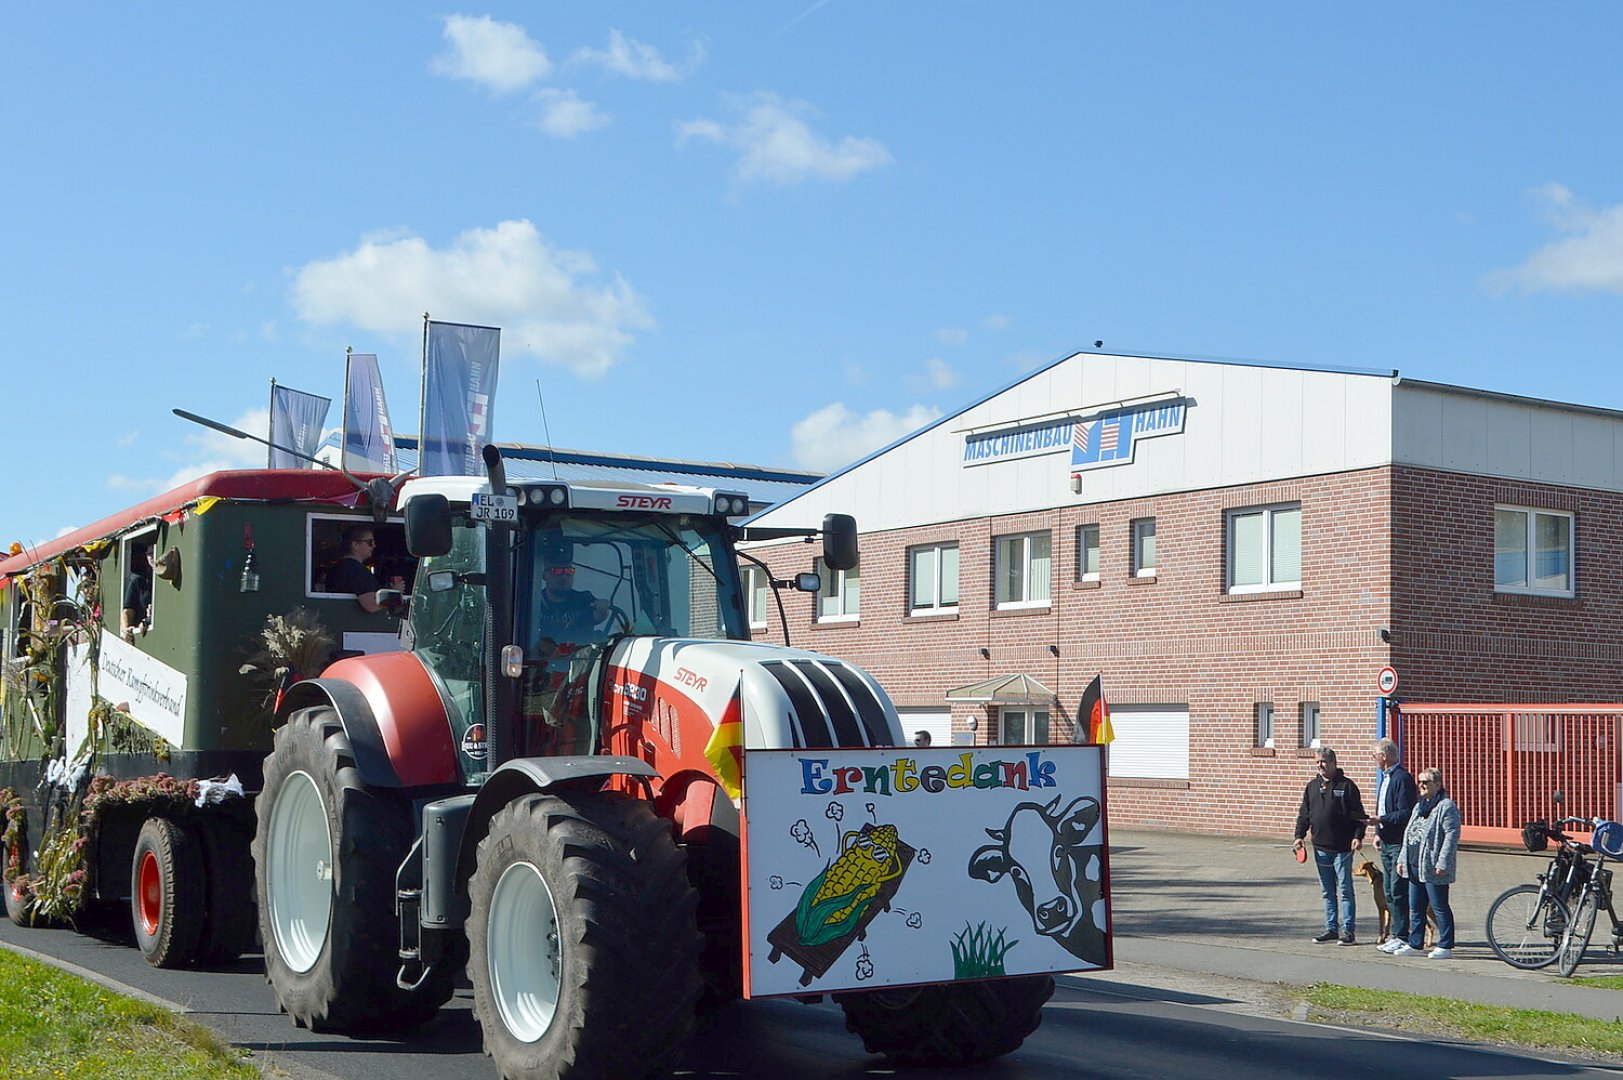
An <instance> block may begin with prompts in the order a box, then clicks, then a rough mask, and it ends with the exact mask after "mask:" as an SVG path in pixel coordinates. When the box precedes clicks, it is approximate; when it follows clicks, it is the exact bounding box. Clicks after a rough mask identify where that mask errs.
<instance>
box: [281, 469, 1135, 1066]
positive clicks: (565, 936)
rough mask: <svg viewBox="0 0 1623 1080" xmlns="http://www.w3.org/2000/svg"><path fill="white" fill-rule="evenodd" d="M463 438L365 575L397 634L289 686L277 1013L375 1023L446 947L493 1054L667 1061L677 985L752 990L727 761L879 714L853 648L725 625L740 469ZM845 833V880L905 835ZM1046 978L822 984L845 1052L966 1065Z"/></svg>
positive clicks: (737, 616)
mask: <svg viewBox="0 0 1623 1080" xmlns="http://www.w3.org/2000/svg"><path fill="white" fill-rule="evenodd" d="M484 460H485V465H486V468H487V471H488V475H487V476H485V477H428V478H422V479H418V480H413V481H411V482H409V483H407V484H406V486H405V487H404V488H403V489H402V491H401V493H400V497H401V502H402V505H403V508H404V515H405V524H406V543H407V547H408V548H409V550H410V551H411V553H412V554H413V555H415V556H417V557H419V558H420V559H421V562H420V564H419V565H418V568H417V573H416V580H415V587H414V590H413V595H412V596H410V597H409V598H406V597H401V596H398V595H396V596H392V597H385V599H386V600H388V601H389V602H392V603H394V604H396V605H398V606H404V607H406V608H407V611H406V615H405V621H404V623H403V628H402V635H403V638H404V639H405V640H404V644H405V645H406V646H407V648H406V649H405V650H403V651H400V652H393V653H380V654H374V655H367V656H358V657H352V658H348V659H343V660H340V661H338V662H336V663H334V664H332V665H331V666H330V667H328V668H327V669H326V671H325V672H324V673H323V674H322V675H321V676H320V677H319V678H315V679H309V680H306V681H303V682H300V683H297V684H296V685H294V686H293V687H292V688H291V689H290V690H289V691H288V692H287V694H286V695H285V698H284V700H283V702H282V705H281V708H280V712H279V714H278V720H279V722H280V726H279V727H278V728H277V729H276V732H275V737H274V743H275V745H274V750H273V752H272V753H271V755H270V756H269V757H268V758H267V759H266V761H265V763H264V783H263V788H262V791H261V794H260V795H259V798H258V802H257V807H256V809H257V817H258V821H257V832H256V835H255V838H254V840H253V856H254V861H255V867H256V890H257V900H258V911H259V924H260V933H261V937H262V939H263V945H264V952H265V964H266V970H267V977H268V979H269V981H270V983H271V986H272V987H273V989H274V991H275V994H276V998H277V1001H278V1003H279V1004H280V1007H281V1008H282V1009H283V1010H284V1011H286V1012H287V1013H288V1014H289V1015H290V1016H291V1018H292V1020H293V1022H294V1023H295V1024H297V1025H299V1026H301V1027H310V1028H314V1029H318V1030H326V1031H335V1032H345V1033H357V1034H359V1033H376V1032H379V1031H398V1030H400V1029H402V1028H404V1027H408V1026H410V1025H413V1024H416V1023H419V1022H422V1021H424V1020H426V1019H428V1018H429V1017H431V1016H432V1015H433V1014H434V1013H435V1011H436V1010H437V1009H438V1008H439V1007H440V1006H441V1005H442V1004H444V1003H445V1002H446V1000H447V999H448V998H449V997H450V995H451V993H452V990H453V986H454V981H455V979H456V977H457V976H458V974H459V973H460V972H461V971H462V970H463V967H464V965H466V971H467V976H468V978H469V980H470V981H471V983H472V985H473V993H474V1009H475V1013H476V1015H477V1018H478V1021H479V1024H480V1025H481V1027H482V1029H483V1032H484V1041H485V1048H486V1051H487V1052H488V1053H489V1054H490V1055H491V1057H492V1058H493V1059H494V1062H495V1064H496V1066H497V1068H498V1069H499V1070H500V1072H501V1075H502V1076H504V1077H508V1078H525V1080H529V1078H540V1077H558V1078H564V1077H568V1078H588V1077H602V1078H605V1080H607V1078H613V1080H621V1078H625V1077H636V1076H660V1075H665V1074H668V1073H669V1071H670V1070H671V1069H673V1068H674V1067H675V1066H676V1064H677V1063H678V1061H679V1055H680V1054H681V1052H682V1050H683V1048H684V1046H685V1044H686V1042H687V1040H688V1037H689V1035H690V1033H691V1031H692V1029H693V1025H694V1020H695V1015H696V1011H697V1009H698V1007H699V1005H700V1002H701V999H703V1000H705V1001H713V1000H718V999H726V998H729V997H736V996H739V995H740V994H745V995H749V994H750V990H749V983H748V973H747V970H746V968H747V963H748V959H749V955H750V945H749V927H748V922H749V919H750V909H751V906H752V905H753V904H754V902H755V901H754V899H753V898H749V899H747V898H746V895H745V893H746V890H745V888H744V887H743V886H744V880H743V879H744V875H743V873H742V870H741V866H742V864H743V863H744V862H746V861H747V858H748V854H747V852H748V848H749V840H748V828H747V822H746V818H748V817H749V816H750V814H749V810H750V804H749V802H748V800H747V797H746V798H745V799H744V800H742V801H741V799H740V795H741V792H742V791H743V790H744V788H745V787H746V786H747V785H746V784H744V783H743V782H742V778H741V774H743V773H746V772H747V771H748V755H749V754H750V753H753V752H755V751H757V750H779V751H782V750H792V749H794V748H808V749H817V750H818V751H819V752H820V754H821V758H828V757H829V755H830V754H833V755H835V760H836V763H837V761H838V757H837V755H839V754H840V753H841V750H842V748H845V749H852V748H855V749H857V750H861V751H865V752H869V753H870V755H871V753H872V751H874V750H875V749H876V748H881V749H885V752H886V753H890V754H894V753H895V751H894V750H889V749H886V748H894V747H899V746H902V745H903V744H904V740H903V731H902V728H901V725H900V723H899V721H898V718H897V713H896V710H895V707H894V706H893V705H892V703H891V701H890V699H889V698H888V697H887V696H886V694H885V692H884V691H883V689H881V688H880V686H879V685H878V684H877V683H876V682H875V681H874V679H873V678H871V677H870V676H869V675H868V674H867V673H865V672H863V671H861V670H859V669H857V668H855V667H853V666H852V665H850V664H846V663H843V662H841V661H839V660H837V659H833V658H830V657H827V656H821V655H817V654H815V653H811V652H806V651H802V650H798V649H792V648H786V647H780V646H776V645H768V644H762V643H753V642H751V641H750V640H749V634H748V621H747V618H746V613H745V604H744V594H743V591H742V589H741V587H740V575H739V571H738V564H737V560H738V558H739V555H738V553H737V551H736V550H735V546H734V545H735V541H737V540H739V539H741V538H743V539H748V538H749V536H748V533H747V531H746V530H744V529H741V528H740V527H738V526H736V525H734V524H732V523H731V522H730V521H729V519H730V518H736V517H739V516H741V515H743V514H745V513H746V511H747V500H746V498H745V496H744V495H742V494H736V493H732V492H724V491H715V490H709V489H700V488H692V487H678V486H670V485H662V486H643V485H629V484H626V485H621V484H614V483H607V482H592V483H588V484H579V483H565V482H547V481H525V482H523V483H520V484H515V485H510V484H509V483H508V481H507V479H506V477H505V474H504V470H503V468H502V463H501V459H500V457H499V455H498V454H497V453H496V452H495V450H494V448H490V447H487V448H486V450H485V455H484ZM822 541H823V552H824V558H825V560H826V562H827V564H828V566H830V567H831V568H835V569H841V568H850V567H853V566H854V565H855V564H856V558H857V551H856V547H857V543H856V526H855V523H854V522H853V521H852V520H851V519H850V518H849V517H843V516H840V515H830V516H829V518H828V519H826V520H825V522H824V528H823V530H822ZM746 557H747V556H746ZM808 576H809V575H808ZM799 584H800V587H802V588H804V587H807V586H810V587H812V588H815V585H813V584H812V583H811V582H808V581H802V582H800V583H799ZM1078 749H1080V748H1078ZM825 751H826V752H825ZM1030 757H1031V758H1032V769H1033V770H1034V771H1033V773H1032V775H1031V777H1030V779H1031V781H1032V783H1033V784H1034V785H1036V784H1037V782H1038V780H1039V779H1040V777H1038V776H1037V775H1036V770H1038V769H1039V764H1038V762H1037V760H1036V758H1037V755H1036V754H1032V755H1030ZM821 758H820V760H821ZM965 759H966V762H967V759H968V755H967V754H966V755H965ZM818 767H819V768H821V767H822V766H820V765H819V766H818ZM1015 769H1016V766H1015V765H1012V764H1011V765H1009V766H1008V767H1007V768H1006V769H1005V771H1004V773H1003V774H1000V775H1003V776H1005V777H1009V776H1014V777H1016V778H1017V779H1018V780H1019V782H1020V783H1021V784H1022V785H1024V783H1025V781H1026V779H1027V774H1026V772H1025V771H1024V770H1025V769H1026V763H1025V760H1024V759H1023V758H1022V759H1021V760H1020V761H1019V762H1018V770H1019V771H1018V773H1017V772H1016V771H1015ZM859 772H860V770H859ZM928 774H929V770H926V775H927V777H928ZM943 775H944V774H943ZM966 775H967V773H966ZM987 775H991V774H987ZM876 778H878V774H877V773H876V772H873V771H872V770H870V779H869V783H870V790H873V788H872V784H874V783H876V782H877V779H876ZM879 779H884V780H885V783H886V784H887V785H888V783H889V780H888V774H887V778H879ZM977 782H978V780H977ZM887 790H888V788H887ZM741 806H742V810H741ZM870 809H871V808H870ZM831 816H832V815H831ZM1006 816H1007V814H1004V815H1003V816H1000V817H999V818H998V821H999V822H1001V821H1003V820H1004V817H1006ZM1094 816H1095V817H1097V816H1098V815H1097V812H1095V814H1094ZM887 828H888V827H887ZM965 831H974V832H976V834H977V835H979V831H978V830H965ZM836 835H838V834H836ZM984 842H985V840H984V838H983V839H982V840H981V841H980V843H983V844H984ZM847 849H849V851H850V852H851V853H853V854H852V855H851V860H852V861H850V862H849V867H850V870H851V873H852V874H853V875H855V874H859V873H862V872H863V871H864V869H865V868H864V867H860V866H858V865H857V864H856V861H854V860H856V859H857V858H858V857H859V856H860V857H861V858H866V859H868V860H869V861H870V862H872V861H876V860H877V861H879V862H883V861H884V860H886V859H899V858H900V857H901V856H902V855H903V854H906V856H907V858H909V859H915V860H916V856H915V855H914V854H912V852H913V849H912V848H907V849H906V851H905V852H904V850H903V845H902V844H901V843H900V842H899V841H898V840H897V839H896V834H895V830H894V829H890V830H889V831H888V832H887V831H886V828H876V827H874V826H872V825H870V826H869V827H868V828H866V829H864V830H857V829H855V828H851V829H849V835H847V836H846V837H844V838H843V839H842V840H840V841H839V847H838V849H837V850H839V851H840V852H841V853H842V854H841V858H842V860H845V859H846V855H845V854H844V852H845V851H846V850H847ZM830 854H833V852H830ZM925 861H927V860H925ZM906 865H911V866H914V867H916V868H922V869H927V867H923V863H922V862H919V861H914V862H912V863H910V864H903V863H900V862H895V861H893V862H890V863H888V864H886V869H884V872H883V873H880V872H879V871H874V872H873V875H872V877H871V879H870V880H871V883H870V884H867V885H863V886H853V887H852V888H851V891H850V892H849V894H848V895H850V896H851V897H852V899H851V900H850V902H849V903H845V902H844V901H841V902H840V904H841V905H843V906H841V910H840V911H837V912H836V911H833V910H832V907H830V908H829V911H828V913H826V914H818V915H817V916H816V917H817V918H819V919H821V920H823V923H826V924H828V925H830V926H835V927H836V929H839V927H838V926H837V923H836V920H837V919H838V918H845V919H849V920H851V929H852V930H853V932H855V931H857V930H858V928H859V925H860V927H862V928H865V927H866V926H867V923H866V921H864V920H867V919H871V918H872V917H873V915H874V912H876V911H879V910H881V906H882V904H883V902H884V901H885V900H886V898H887V897H888V896H889V895H891V894H890V893H881V892H880V891H879V890H880V889H881V887H882V886H881V885H880V884H879V883H880V882H881V881H885V882H887V883H888V887H889V888H890V889H891V890H894V888H895V887H896V884H897V881H898V880H899V875H900V874H901V872H902V870H903V869H905V866H906ZM960 876H963V875H960ZM970 884H971V885H972V886H975V887H979V888H981V889H983V890H985V892H986V894H987V895H991V894H992V892H993V890H992V889H991V888H990V887H989V886H987V885H986V884H985V883H984V882H971V883H970ZM776 887H777V885H776V884H774V886H773V888H776ZM825 891H826V890H825ZM1095 891H1097V890H1095ZM763 892H765V890H763ZM811 893H812V890H811V889H808V890H807V897H808V905H809V904H810V901H811V900H813V899H820V897H812V896H811ZM1008 895H1009V896H1010V897H1012V896H1013V895H1014V891H1013V890H1012V889H1010V890H1008ZM752 896H753V894H752ZM769 898H770V894H769ZM859 916H860V918H859ZM820 927H821V924H820ZM833 936H834V935H833V934H832V933H824V934H821V935H820V936H818V937H816V938H815V941H816V942H817V943H818V944H817V945H816V947H817V948H823V949H824V950H825V952H826V950H827V949H830V948H834V947H835V946H840V947H843V939H841V940H836V941H834V943H833V944H822V943H823V942H824V941H825V939H830V938H833ZM1027 936H1028V937H1034V936H1035V935H1030V934H1028V935H1027ZM808 939H809V940H810V938H809V937H808ZM851 940H853V941H855V940H856V937H855V936H851ZM870 940H871V939H870ZM812 953H815V948H814V949H812V950H811V952H809V953H808V955H811V954H812ZM817 955H823V954H817ZM1102 958H1103V956H1102V954H1101V959H1102ZM776 959H777V957H776V955H775V956H774V960H776ZM813 960H815V956H814V958H813ZM813 960H807V961H805V962H806V963H808V964H810V963H813ZM1075 966H1083V965H1080V964H1078V965H1075ZM778 970H780V971H781V970H782V968H781V965H780V967H779V969H778ZM804 983H805V984H807V985H806V989H805V995H804V996H808V997H810V996H815V995H816V994H817V993H818V986H817V985H815V984H811V975H810V973H808V974H807V976H806V977H805V980H804ZM1052 992H1053V979H1052V977H1051V976H1050V975H1048V974H1028V975H1019V976H1010V977H1007V978H990V979H967V980H964V981H953V980H952V979H951V978H950V977H949V978H947V979H935V980H933V981H930V982H914V983H913V984H911V985H908V986H903V987H887V988H886V989H883V990H878V991H871V990H870V991H864V990H851V991H844V992H840V993H836V994H835V997H836V999H837V1000H839V1001H840V1003H841V1004H842V1005H843V1007H844V1010H845V1014H846V1019H847V1026H848V1027H849V1028H851V1030H853V1031H855V1032H856V1033H857V1034H859V1035H860V1036H861V1037H862V1038H863V1040H864V1041H865V1044H866V1045H867V1048H868V1049H869V1050H870V1051H872V1052H876V1053H884V1054H886V1055H888V1056H890V1057H891V1058H893V1059H895V1060H898V1061H902V1062H921V1063H935V1064H961V1063H967V1062H972V1061H977V1060H984V1059H986V1058H990V1057H994V1056H997V1055H999V1054H1003V1053H1006V1052H1008V1051H1010V1050H1012V1049H1014V1048H1015V1047H1017V1046H1018V1045H1019V1044H1020V1042H1021V1041H1022V1040H1023V1039H1024V1038H1025V1036H1026V1035H1028V1034H1029V1033H1030V1032H1031V1031H1033V1030H1034V1029H1035V1028H1036V1026H1037V1025H1038V1023H1039V1022H1040V1017H1041V1009H1042V1005H1043V1003H1044V1002H1045V1001H1046V1000H1047V999H1048V997H1049V996H1050V995H1051V994H1052ZM750 996H753V995H750Z"/></svg>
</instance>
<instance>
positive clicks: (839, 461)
mask: <svg viewBox="0 0 1623 1080" xmlns="http://www.w3.org/2000/svg"><path fill="white" fill-rule="evenodd" d="M940 415H941V410H940V409H934V408H931V407H930V406H928V405H914V406H913V407H912V408H910V409H908V410H907V411H906V412H905V413H902V414H901V415H897V414H896V413H893V412H891V411H890V410H888V409H875V410H874V411H873V412H871V413H867V414H864V415H858V414H857V413H854V412H852V411H851V410H850V409H847V408H846V407H845V404H844V403H843V402H839V401H836V402H834V404H832V405H826V406H824V407H823V408H821V409H818V410H817V411H816V412H814V413H812V414H811V415H810V416H808V417H806V418H805V419H803V420H800V421H798V422H797V423H796V424H795V425H794V427H792V428H791V429H790V430H789V447H790V453H791V455H793V457H794V460H795V464H796V465H798V466H800V467H801V468H803V469H818V470H822V471H831V470H834V469H838V468H841V467H843V466H845V465H849V464H851V463H852V462H854V461H856V460H858V459H859V458H861V457H863V456H865V455H866V454H869V453H871V452H872V451H874V450H878V449H879V448H880V447H882V446H888V445H890V444H891V443H893V442H895V441H896V440H897V439H899V438H901V437H902V436H903V435H907V434H910V433H912V432H914V431H917V430H918V429H919V428H921V427H923V426H924V425H925V424H928V423H929V422H930V421H932V420H934V419H936V418H937V417H939V416H940Z"/></svg>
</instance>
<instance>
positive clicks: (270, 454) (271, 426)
mask: <svg viewBox="0 0 1623 1080" xmlns="http://www.w3.org/2000/svg"><path fill="white" fill-rule="evenodd" d="M265 426H266V434H267V436H268V439H267V441H266V443H265V446H266V450H265V468H267V469H268V468H270V467H271V466H273V465H275V464H276V450H275V449H274V448H272V447H271V443H274V442H275V441H276V380H275V379H274V378H273V379H271V387H270V411H269V415H268V416H267V418H266V420H265Z"/></svg>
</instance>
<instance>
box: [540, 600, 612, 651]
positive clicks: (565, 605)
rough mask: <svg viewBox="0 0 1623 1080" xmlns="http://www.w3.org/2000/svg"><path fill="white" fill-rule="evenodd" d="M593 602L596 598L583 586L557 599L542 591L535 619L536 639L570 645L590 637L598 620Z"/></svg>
mask: <svg viewBox="0 0 1623 1080" xmlns="http://www.w3.org/2000/svg"><path fill="white" fill-rule="evenodd" d="M596 603H597V598H596V597H594V596H593V595H592V594H591V593H589V592H587V591H586V590H584V589H571V590H569V591H568V592H567V593H564V595H563V596H562V597H560V598H559V599H557V600H553V599H552V598H551V597H549V596H548V595H547V594H546V593H545V592H542V593H541V604H540V610H539V611H538V612H536V621H535V632H536V637H537V639H539V638H551V639H552V640H553V641H555V642H558V643H560V644H571V645H578V644H581V643H582V642H584V641H587V640H589V639H590V638H591V636H592V626H593V624H594V623H596V622H597V612H596V610H595V609H594V605H596Z"/></svg>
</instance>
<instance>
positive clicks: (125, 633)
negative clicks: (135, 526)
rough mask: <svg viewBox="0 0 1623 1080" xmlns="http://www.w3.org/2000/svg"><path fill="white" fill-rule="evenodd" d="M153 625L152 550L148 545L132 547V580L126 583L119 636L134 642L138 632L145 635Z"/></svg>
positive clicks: (134, 545) (133, 545) (132, 545)
mask: <svg viewBox="0 0 1623 1080" xmlns="http://www.w3.org/2000/svg"><path fill="white" fill-rule="evenodd" d="M151 625H152V548H151V547H149V546H147V545H146V544H131V545H130V579H129V580H128V581H126V582H125V583H124V603H123V613H122V614H121V615H120V617H119V624H118V631H119V635H120V636H121V637H122V638H123V639H124V640H125V641H134V640H135V635H136V633H137V632H139V633H142V634H145V633H146V632H147V627H149V626H151Z"/></svg>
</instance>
